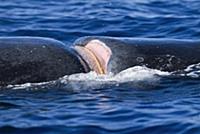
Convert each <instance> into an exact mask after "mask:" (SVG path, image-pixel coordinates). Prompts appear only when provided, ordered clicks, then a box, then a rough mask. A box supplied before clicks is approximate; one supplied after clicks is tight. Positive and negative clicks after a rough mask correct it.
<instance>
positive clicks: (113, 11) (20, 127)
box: [0, 0, 200, 134]
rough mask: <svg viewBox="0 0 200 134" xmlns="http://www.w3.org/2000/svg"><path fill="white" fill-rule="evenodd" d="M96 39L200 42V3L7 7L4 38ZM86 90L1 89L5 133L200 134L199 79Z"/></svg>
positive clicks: (21, 2)
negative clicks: (93, 36)
mask: <svg viewBox="0 0 200 134" xmlns="http://www.w3.org/2000/svg"><path fill="white" fill-rule="evenodd" d="M89 35H103V36H115V37H154V38H179V39H200V1H199V0H171V1H169V0H109V1H107V0H84V1H81V0H57V1H56V0H55V1H53V0H43V1H42V0H1V1H0V36H40V37H51V38H55V39H58V40H61V41H63V42H65V43H66V44H67V45H70V44H72V43H73V42H74V40H75V39H77V38H79V37H82V36H89ZM86 83H87V81H86ZM142 84H145V82H143V83H140V85H142ZM86 87H88V88H85V87H81V86H79V88H78V89H79V90H74V87H70V86H69V85H67V84H66V85H65V84H64V85H60V84H56V83H54V84H50V85H48V86H37V88H34V89H32V88H28V87H27V88H24V89H15V88H13V89H6V90H5V89H1V90H0V134H13V133H17V134H64V133H65V134H66V133H76V134H78V133H81V134H83V133H85V134H93V133H95V134H98V133H99V134H104V133H105V134H107V133H119V134H128V133H130V134H134V133H137V134H156V133H158V134H160V133H162V134H169V133H170V134H172V133H174V134H175V133H179V134H187V133H188V134H193V133H194V134H198V133H200V80H199V79H182V78H177V79H162V80H161V81H159V83H157V86H152V87H148V86H147V87H145V88H140V86H139V87H138V86H129V84H126V83H123V84H120V85H117V86H106V85H104V86H97V87H93V86H86ZM70 89H71V90H70ZM81 89H83V90H81Z"/></svg>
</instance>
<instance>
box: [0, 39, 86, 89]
mask: <svg viewBox="0 0 200 134" xmlns="http://www.w3.org/2000/svg"><path fill="white" fill-rule="evenodd" d="M81 61H82V60H81V59H80V57H79V56H78V54H76V52H75V51H74V50H73V49H71V48H70V47H67V46H66V45H65V44H64V43H63V42H61V41H58V40H55V39H51V38H44V37H0V86H7V85H13V84H24V83H37V82H46V81H51V80H56V79H58V78H60V77H62V76H64V75H70V74H74V73H85V72H86V69H85V68H86V66H83V64H84V63H81Z"/></svg>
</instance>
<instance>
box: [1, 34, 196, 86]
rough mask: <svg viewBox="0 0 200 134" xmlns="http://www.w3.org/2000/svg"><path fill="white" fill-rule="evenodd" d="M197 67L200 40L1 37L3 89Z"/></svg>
mask: <svg viewBox="0 0 200 134" xmlns="http://www.w3.org/2000/svg"><path fill="white" fill-rule="evenodd" d="M199 62H200V41H198V40H180V39H150V38H115V37H99V36H91V37H82V38H79V39H78V40H76V41H75V42H74V44H73V45H71V46H67V45H65V44H64V43H63V42H61V41H58V40H55V39H51V38H44V37H0V86H7V85H9V84H23V83H27V82H31V83H36V82H45V81H51V80H56V79H58V78H60V77H62V76H64V75H71V74H75V73H87V72H89V71H95V72H96V73H98V74H107V73H110V72H111V73H113V74H116V73H119V72H120V71H122V70H125V69H127V68H130V67H134V66H145V67H148V68H152V69H158V70H161V71H168V72H174V71H180V70H183V69H185V68H187V67H188V66H189V65H192V64H197V63H199Z"/></svg>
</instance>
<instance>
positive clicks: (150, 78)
mask: <svg viewBox="0 0 200 134" xmlns="http://www.w3.org/2000/svg"><path fill="white" fill-rule="evenodd" d="M169 75H170V73H169V72H162V71H159V70H155V69H149V68H147V67H142V66H135V67H132V68H128V69H126V70H123V71H122V72H120V73H118V74H116V75H114V74H112V73H109V74H107V75H98V74H96V73H95V72H89V73H80V74H73V75H66V76H64V77H62V78H60V79H58V80H55V81H49V82H42V83H26V84H21V85H9V86H7V88H10V89H26V90H36V89H47V88H48V89H49V88H61V89H66V90H73V91H80V90H91V89H102V88H109V87H119V86H121V85H126V86H128V87H139V88H146V87H150V86H155V85H157V84H158V83H159V80H160V78H162V77H163V76H169Z"/></svg>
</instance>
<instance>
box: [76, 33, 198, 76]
mask: <svg viewBox="0 0 200 134" xmlns="http://www.w3.org/2000/svg"><path fill="white" fill-rule="evenodd" d="M92 40H98V41H101V42H102V43H104V44H105V45H107V46H108V47H109V48H110V50H111V52H112V55H111V57H110V59H109V62H108V65H107V72H112V73H118V72H120V71H122V70H124V69H127V68H130V67H133V66H138V65H139V66H146V67H148V68H152V69H158V70H161V71H169V72H173V71H179V70H183V69H185V68H187V67H188V66H189V65H192V64H197V63H199V62H200V41H197V40H196V41H193V40H180V39H151V38H150V39H149V38H113V37H83V38H80V39H78V40H77V41H76V42H75V46H77V45H78V46H86V45H87V44H89V42H91V41H92Z"/></svg>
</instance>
